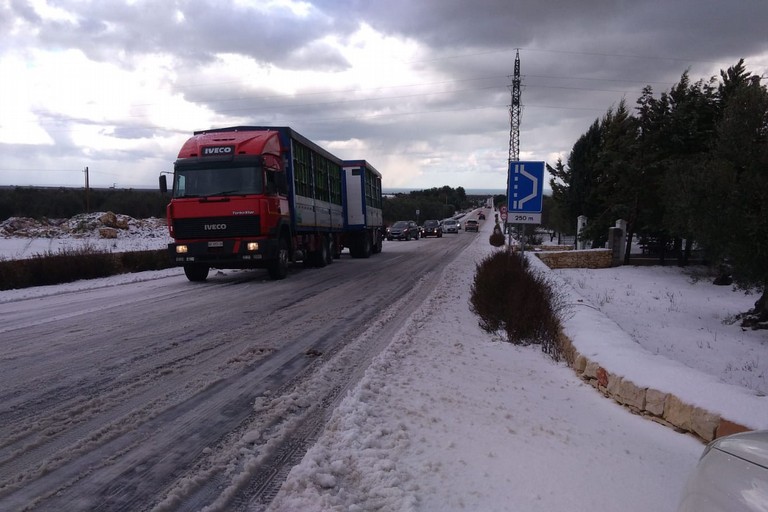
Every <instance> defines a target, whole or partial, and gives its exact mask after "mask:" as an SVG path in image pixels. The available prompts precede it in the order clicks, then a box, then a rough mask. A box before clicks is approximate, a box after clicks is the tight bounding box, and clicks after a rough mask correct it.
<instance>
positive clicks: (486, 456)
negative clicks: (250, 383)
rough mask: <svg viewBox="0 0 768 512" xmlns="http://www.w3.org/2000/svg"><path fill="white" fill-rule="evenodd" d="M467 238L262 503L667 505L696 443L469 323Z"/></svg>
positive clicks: (276, 509) (533, 351) (324, 507)
mask: <svg viewBox="0 0 768 512" xmlns="http://www.w3.org/2000/svg"><path fill="white" fill-rule="evenodd" d="M479 237H481V238H482V240H480V239H479V240H478V243H476V244H474V245H472V246H470V247H469V248H467V249H466V250H465V251H464V252H463V253H462V254H461V255H460V256H459V257H458V258H457V260H456V261H455V262H454V264H452V265H450V267H449V268H446V269H445V270H444V271H443V275H442V279H441V282H440V283H439V284H438V286H437V287H436V289H435V290H434V291H433V293H432V295H431V296H430V298H429V299H428V300H427V301H426V302H425V303H424V304H423V305H422V307H421V308H419V309H418V310H417V311H415V312H414V313H413V315H412V316H411V318H410V319H409V321H408V322H407V323H406V324H405V325H404V326H403V328H402V329H401V330H400V331H399V333H398V335H396V336H395V338H394V340H393V342H392V344H391V345H390V346H389V347H388V348H387V349H386V350H385V351H384V352H382V353H381V354H380V355H379V356H378V357H377V358H376V359H375V360H374V362H373V364H371V366H370V367H369V368H368V369H367V371H366V373H365V375H364V377H363V379H362V380H361V381H360V383H359V384H358V385H357V387H356V388H354V390H352V391H351V392H350V393H349V394H348V395H347V397H346V398H345V399H344V400H343V401H342V403H341V405H340V406H339V407H338V408H337V409H336V410H335V411H334V414H333V417H332V419H331V421H330V423H329V424H328V426H327V428H326V430H325V432H324V434H323V435H322V436H321V437H320V439H319V440H318V442H317V443H316V444H315V445H314V446H313V448H311V449H310V450H309V451H308V452H307V454H306V456H305V457H304V459H303V461H302V462H301V463H300V464H299V465H297V466H295V467H294V469H293V470H292V471H291V473H290V475H289V476H288V479H287V480H286V482H285V484H284V485H283V487H282V489H281V491H280V493H279V494H278V496H277V498H276V499H275V501H274V502H273V503H272V504H271V506H270V507H269V508H268V510H270V511H272V512H283V511H293V510H303V511H363V510H378V511H392V512H394V511H409V510H426V511H432V510H441V511H446V510H483V511H495V510H498V511H502V510H503V511H506V510H526V511H551V510H595V509H603V510H624V511H633V510H637V511H641V510H643V511H644V510H659V511H664V510H669V511H671V510H674V506H675V504H676V501H677V499H678V496H679V492H680V490H681V489H682V485H683V483H684V480H685V478H686V476H687V474H688V472H689V471H690V469H691V468H692V466H693V465H694V464H695V462H696V460H697V458H698V456H699V454H700V453H701V444H700V443H698V442H697V441H695V440H694V439H692V438H691V437H689V436H683V435H680V434H677V433H674V432H673V431H671V430H669V429H667V428H665V427H662V426H660V425H658V424H656V423H653V422H650V421H648V420H645V419H643V418H640V417H637V416H634V415H632V414H630V413H628V412H627V411H626V410H624V409H623V408H621V407H619V406H618V405H616V404H615V403H613V402H612V401H610V400H607V399H605V398H604V397H603V396H602V395H600V394H599V393H597V392H596V391H595V390H594V389H592V388H591V387H589V386H588V385H586V384H584V383H583V382H582V381H580V380H579V379H578V378H577V377H576V376H575V374H574V373H573V371H572V370H571V369H570V368H568V367H567V366H566V365H565V364H563V363H555V362H553V361H551V360H550V359H548V358H547V357H546V356H545V355H543V354H542V353H541V352H540V350H539V348H538V347H515V346H512V345H510V344H508V343H502V342H500V340H499V339H498V338H496V337H494V336H492V335H489V334H488V333H485V332H484V331H482V330H481V329H480V327H479V326H478V322H477V319H476V317H475V316H474V315H473V314H472V313H471V312H470V311H469V305H468V300H469V289H470V286H471V281H472V278H473V271H472V270H473V269H474V265H475V263H476V262H478V261H479V260H480V259H481V258H482V257H483V256H484V255H485V254H487V253H488V252H489V251H490V250H492V249H491V248H490V246H489V245H488V244H486V243H485V239H486V237H487V233H485V234H484V233H483V231H481V233H480V235H479ZM457 269H461V270H457ZM639 482H642V484H641V485H638V483H639ZM649 490H652V492H648V491H649Z"/></svg>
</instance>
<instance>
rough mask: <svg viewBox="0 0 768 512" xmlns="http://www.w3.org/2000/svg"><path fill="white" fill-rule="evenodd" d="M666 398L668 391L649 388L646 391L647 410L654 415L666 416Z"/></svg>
mask: <svg viewBox="0 0 768 512" xmlns="http://www.w3.org/2000/svg"><path fill="white" fill-rule="evenodd" d="M666 400H667V394H666V393H663V392H661V391H659V390H656V389H651V388H648V390H647V391H646V392H645V411H646V412H648V413H650V414H653V415H654V416H659V417H662V416H664V402H665V401H666Z"/></svg>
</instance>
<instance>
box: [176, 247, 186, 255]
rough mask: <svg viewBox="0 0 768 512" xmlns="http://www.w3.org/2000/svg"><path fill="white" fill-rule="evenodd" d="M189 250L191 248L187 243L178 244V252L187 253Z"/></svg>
mask: <svg viewBox="0 0 768 512" xmlns="http://www.w3.org/2000/svg"><path fill="white" fill-rule="evenodd" d="M187 252H189V249H188V248H187V246H186V245H177V246H176V254H186V253H187Z"/></svg>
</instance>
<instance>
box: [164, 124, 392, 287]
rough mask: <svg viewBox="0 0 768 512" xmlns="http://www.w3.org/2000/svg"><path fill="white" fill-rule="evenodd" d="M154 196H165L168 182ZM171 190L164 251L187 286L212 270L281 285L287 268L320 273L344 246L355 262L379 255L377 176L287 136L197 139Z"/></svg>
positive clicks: (280, 131) (258, 131) (281, 130)
mask: <svg viewBox="0 0 768 512" xmlns="http://www.w3.org/2000/svg"><path fill="white" fill-rule="evenodd" d="M357 176H361V177H360V178H359V179H357V178H356V177H357ZM361 187H362V188H361ZM160 190H161V191H162V192H163V193H164V194H167V193H168V191H169V186H168V182H167V178H166V175H165V174H162V175H161V176H160ZM171 190H172V195H171V200H170V203H169V204H168V206H167V221H168V229H169V231H170V234H171V237H172V238H173V239H174V243H172V244H169V245H168V251H169V254H170V257H171V261H172V262H173V263H174V264H175V265H177V266H183V267H184V273H185V274H186V276H187V278H188V279H189V280H190V281H204V280H205V279H207V277H208V272H209V270H210V269H211V268H222V269H231V268H266V269H267V270H268V272H269V275H270V277H271V278H272V279H283V278H285V277H286V275H287V273H288V267H289V264H290V263H291V262H294V261H303V262H304V264H305V266H314V267H324V266H326V265H327V264H329V263H332V262H333V260H334V258H338V257H340V255H341V251H342V250H343V248H344V247H345V246H346V247H349V248H350V253H351V255H352V256H353V257H367V256H369V255H370V254H371V253H372V252H378V251H380V250H381V233H382V230H383V227H382V224H383V222H382V220H381V219H382V217H381V175H380V174H379V173H378V172H377V171H376V170H375V169H373V167H371V166H370V165H369V164H367V162H365V161H352V162H351V163H349V164H348V165H345V163H344V162H343V161H342V160H340V159H339V158H337V157H336V156H334V155H332V154H331V153H329V152H328V151H326V150H325V149H323V148H321V147H320V146H318V145H317V144H315V143H313V142H312V141H310V140H309V139H307V138H305V137H303V136H302V135H300V134H298V133H297V132H295V131H294V130H292V129H291V128H288V127H264V126H236V127H230V128H218V129H211V130H204V131H198V132H194V135H193V136H192V137H191V138H189V139H188V140H187V142H186V143H185V144H184V146H183V147H182V148H181V150H180V151H179V155H178V158H177V159H176V162H175V163H174V171H173V185H172V188H171ZM358 191H359V193H358ZM361 212H363V213H362V214H361Z"/></svg>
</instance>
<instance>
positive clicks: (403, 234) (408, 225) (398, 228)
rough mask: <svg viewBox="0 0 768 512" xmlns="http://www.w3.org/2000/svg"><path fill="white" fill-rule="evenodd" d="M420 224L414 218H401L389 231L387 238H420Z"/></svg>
mask: <svg viewBox="0 0 768 512" xmlns="http://www.w3.org/2000/svg"><path fill="white" fill-rule="evenodd" d="M419 233H420V232H419V226H418V224H416V223H415V222H414V221H412V220H399V221H397V222H395V223H394V224H392V226H390V228H389V232H388V233H387V240H411V239H414V240H418V239H419Z"/></svg>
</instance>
